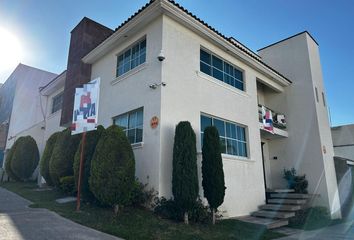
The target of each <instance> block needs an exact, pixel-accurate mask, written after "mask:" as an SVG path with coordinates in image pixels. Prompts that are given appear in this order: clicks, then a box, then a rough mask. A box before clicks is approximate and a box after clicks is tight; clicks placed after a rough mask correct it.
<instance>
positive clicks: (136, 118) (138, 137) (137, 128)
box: [113, 108, 144, 144]
mask: <svg viewBox="0 0 354 240" xmlns="http://www.w3.org/2000/svg"><path fill="white" fill-rule="evenodd" d="M143 115H144V110H143V108H139V109H137V110H134V111H131V112H128V113H124V114H122V115H119V116H117V117H115V118H113V123H114V124H116V125H117V126H119V127H121V128H122V129H123V131H124V132H125V133H126V135H127V137H128V139H129V142H130V143H131V144H135V143H140V142H142V141H143V120H144V119H143Z"/></svg>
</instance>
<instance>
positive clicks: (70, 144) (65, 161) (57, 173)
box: [49, 129, 81, 187]
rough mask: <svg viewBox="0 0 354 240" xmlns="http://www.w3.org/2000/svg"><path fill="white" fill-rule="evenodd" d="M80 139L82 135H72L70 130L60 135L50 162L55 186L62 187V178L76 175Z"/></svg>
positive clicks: (50, 170) (50, 171)
mask: <svg viewBox="0 0 354 240" xmlns="http://www.w3.org/2000/svg"><path fill="white" fill-rule="evenodd" d="M80 139H81V134H77V135H71V131H70V129H65V130H63V131H62V132H61V133H60V134H59V136H58V138H57V141H56V142H55V144H54V149H53V153H52V156H51V158H50V161H49V174H50V178H51V180H52V182H53V185H54V186H56V187H60V178H62V177H66V176H72V175H73V174H74V171H73V163H74V156H75V153H76V151H77V148H78V146H79V143H80Z"/></svg>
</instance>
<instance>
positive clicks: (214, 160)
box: [202, 126, 226, 224]
mask: <svg viewBox="0 0 354 240" xmlns="http://www.w3.org/2000/svg"><path fill="white" fill-rule="evenodd" d="M202 155H203V160H202V175H203V180H202V185H203V189H204V196H205V197H206V199H208V203H209V206H210V209H211V211H212V213H213V224H215V216H214V214H215V211H217V209H218V207H219V206H220V205H221V204H222V203H223V202H224V196H225V189H226V187H225V177H224V170H223V163H222V157H221V145H220V137H219V133H218V130H217V128H216V127H214V126H211V127H207V128H205V130H204V139H203V148H202Z"/></svg>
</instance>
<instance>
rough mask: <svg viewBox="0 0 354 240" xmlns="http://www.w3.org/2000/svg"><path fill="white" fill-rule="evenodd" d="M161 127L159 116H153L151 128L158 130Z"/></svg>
mask: <svg viewBox="0 0 354 240" xmlns="http://www.w3.org/2000/svg"><path fill="white" fill-rule="evenodd" d="M158 125H159V118H158V117H157V116H153V117H152V118H151V120H150V127H151V128H152V129H155V128H157V126H158Z"/></svg>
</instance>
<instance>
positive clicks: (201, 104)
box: [82, 0, 340, 218]
mask: <svg viewBox="0 0 354 240" xmlns="http://www.w3.org/2000/svg"><path fill="white" fill-rule="evenodd" d="M82 61H83V62H84V63H85V64H90V65H91V66H92V70H91V79H96V78H100V79H101V89H100V100H99V102H100V106H99V120H98V121H99V123H100V124H102V125H104V126H105V127H108V126H109V125H111V124H117V125H119V126H121V127H123V128H124V129H125V131H126V133H127V136H128V138H129V140H130V141H131V143H132V146H133V149H134V154H135V159H136V175H137V177H138V178H139V179H140V180H141V181H143V182H148V183H149V186H150V187H153V188H154V189H155V190H157V191H158V193H159V195H160V196H166V197H171V196H172V191H171V189H172V188H171V182H172V181H171V180H172V150H173V139H174V134H175V132H174V131H175V127H176V125H177V124H178V122H180V121H189V122H191V124H192V126H193V129H194V131H195V132H196V134H197V149H198V163H199V165H200V164H201V145H202V142H201V139H202V136H203V129H204V128H205V127H206V126H209V125H214V126H216V127H217V128H218V130H219V134H220V140H221V142H222V145H223V154H222V157H223V166H224V172H225V183H226V187H227V189H226V195H225V200H224V203H223V205H222V206H221V210H223V211H225V212H224V216H225V217H234V216H242V215H248V214H250V212H252V211H255V210H256V209H257V207H258V206H259V205H261V204H264V202H265V192H266V189H279V188H285V187H286V182H285V180H283V179H282V174H283V169H284V168H287V169H289V168H292V167H294V168H295V169H297V171H298V173H299V174H306V177H307V179H308V181H309V188H308V190H309V193H311V194H318V197H317V198H316V200H315V202H316V204H317V205H323V206H326V207H327V208H328V209H329V210H330V212H331V215H332V217H333V218H338V217H340V205H339V199H338V193H337V182H336V175H335V170H334V163H333V144H332V140H331V133H330V127H329V121H328V114H327V106H326V104H327V103H326V94H325V90H324V86H323V80H322V73H321V64H320V58H319V50H318V44H317V43H316V41H315V40H314V39H313V38H312V36H311V35H310V34H309V33H308V32H306V31H305V32H302V33H300V34H297V35H295V36H292V37H290V38H288V39H285V40H282V41H280V42H277V43H275V44H272V45H270V46H268V47H265V48H263V49H261V50H259V52H258V54H257V53H255V52H253V51H251V50H250V49H248V48H247V47H246V46H244V45H242V44H241V43H239V42H238V41H237V40H235V39H233V38H231V37H230V38H229V37H226V36H224V35H222V34H221V33H219V32H218V31H217V30H215V29H213V28H212V27H210V26H209V25H207V24H206V23H205V22H203V21H202V20H200V19H198V18H197V17H195V16H194V15H193V14H192V13H190V12H188V11H187V10H186V9H184V8H183V7H181V6H180V5H178V4H176V3H175V2H173V1H168V0H155V1H151V2H150V3H148V4H147V5H146V6H144V7H143V8H142V9H141V10H140V11H138V12H137V13H135V14H134V15H133V16H132V17H131V18H129V20H127V21H126V22H124V23H123V24H122V25H121V26H119V27H118V28H117V29H116V30H115V31H114V32H113V33H112V34H111V35H110V36H109V37H108V38H107V39H106V40H104V41H103V42H102V43H101V44H99V45H98V46H97V47H96V48H94V49H93V50H92V51H90V52H89V53H88V54H86V55H85V57H83V59H82ZM262 106H264V107H263V108H262ZM265 107H266V108H265ZM262 109H263V110H271V114H272V117H273V120H274V123H276V119H278V120H280V121H282V124H278V125H277V124H274V126H273V130H272V131H271V132H269V131H266V130H265V128H264V124H262V123H261V122H260V117H259V116H260V112H262ZM268 112H269V111H268ZM278 117H280V118H278ZM156 119H158V124H157V125H156ZM284 120H285V121H284ZM151 121H154V124H151ZM280 121H279V122H280ZM198 174H199V178H200V179H201V177H202V176H201V172H200V171H199V173H198ZM202 194H203V191H202V187H200V195H201V196H202Z"/></svg>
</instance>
